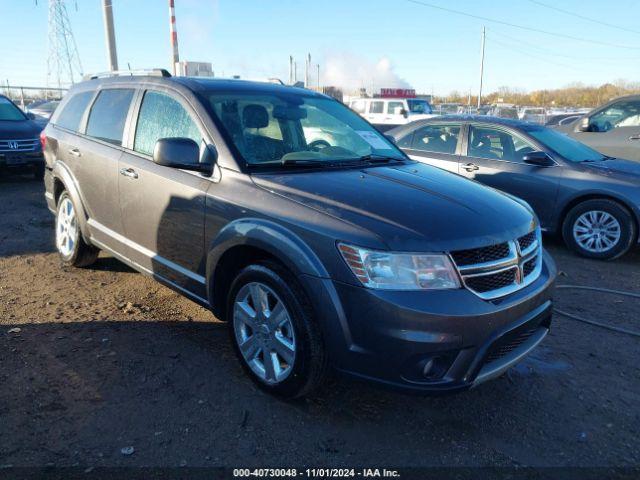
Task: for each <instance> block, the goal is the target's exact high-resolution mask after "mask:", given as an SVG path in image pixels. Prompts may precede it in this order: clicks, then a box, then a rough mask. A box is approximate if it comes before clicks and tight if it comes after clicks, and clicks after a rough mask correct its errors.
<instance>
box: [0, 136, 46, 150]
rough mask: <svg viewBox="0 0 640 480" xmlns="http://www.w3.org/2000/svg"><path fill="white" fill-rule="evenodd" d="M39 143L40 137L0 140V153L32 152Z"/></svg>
mask: <svg viewBox="0 0 640 480" xmlns="http://www.w3.org/2000/svg"><path fill="white" fill-rule="evenodd" d="M39 145H40V139H38V138H28V139H21V140H4V139H2V140H0V153H14V152H33V151H35V150H36V148H38V147H39Z"/></svg>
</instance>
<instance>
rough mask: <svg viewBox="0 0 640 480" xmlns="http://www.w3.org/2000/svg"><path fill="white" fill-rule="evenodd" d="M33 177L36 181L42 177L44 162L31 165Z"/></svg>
mask: <svg viewBox="0 0 640 480" xmlns="http://www.w3.org/2000/svg"><path fill="white" fill-rule="evenodd" d="M33 178H34V179H35V180H38V181H42V180H43V179H44V164H41V165H36V166H35V167H33Z"/></svg>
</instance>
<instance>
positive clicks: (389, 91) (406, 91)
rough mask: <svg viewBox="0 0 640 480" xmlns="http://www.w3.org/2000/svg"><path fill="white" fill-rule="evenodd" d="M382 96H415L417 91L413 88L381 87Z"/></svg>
mask: <svg viewBox="0 0 640 480" xmlns="http://www.w3.org/2000/svg"><path fill="white" fill-rule="evenodd" d="M380 96H381V97H387V98H415V96H416V91H415V90H414V89H413V88H381V89H380Z"/></svg>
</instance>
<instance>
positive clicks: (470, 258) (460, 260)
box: [451, 242, 509, 267]
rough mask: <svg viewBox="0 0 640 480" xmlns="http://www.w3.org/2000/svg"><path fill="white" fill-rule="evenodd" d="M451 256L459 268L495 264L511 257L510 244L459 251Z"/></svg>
mask: <svg viewBox="0 0 640 480" xmlns="http://www.w3.org/2000/svg"><path fill="white" fill-rule="evenodd" d="M451 256H452V257H453V260H454V261H455V262H456V265H458V266H459V267H462V266H465V265H473V264H476V263H486V262H493V261H496V260H501V259H503V258H506V257H508V256H509V244H508V243H507V242H505V243H498V244H496V245H490V246H488V247H481V248H472V249H470V250H458V251H455V252H451Z"/></svg>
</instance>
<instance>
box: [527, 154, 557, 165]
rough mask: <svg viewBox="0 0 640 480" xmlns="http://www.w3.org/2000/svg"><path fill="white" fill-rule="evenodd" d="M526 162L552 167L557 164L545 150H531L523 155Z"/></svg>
mask: <svg viewBox="0 0 640 480" xmlns="http://www.w3.org/2000/svg"><path fill="white" fill-rule="evenodd" d="M522 161H523V162H524V163H528V164H529V165H535V166H536V167H552V166H554V165H555V164H556V162H554V161H553V159H552V158H551V157H550V156H549V155H547V154H546V153H544V152H530V153H526V154H525V155H524V156H523V157H522Z"/></svg>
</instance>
